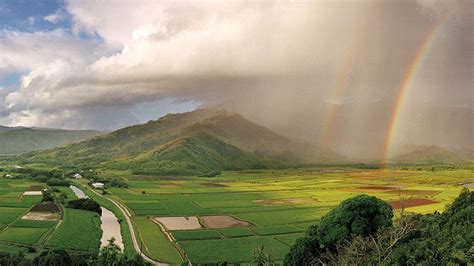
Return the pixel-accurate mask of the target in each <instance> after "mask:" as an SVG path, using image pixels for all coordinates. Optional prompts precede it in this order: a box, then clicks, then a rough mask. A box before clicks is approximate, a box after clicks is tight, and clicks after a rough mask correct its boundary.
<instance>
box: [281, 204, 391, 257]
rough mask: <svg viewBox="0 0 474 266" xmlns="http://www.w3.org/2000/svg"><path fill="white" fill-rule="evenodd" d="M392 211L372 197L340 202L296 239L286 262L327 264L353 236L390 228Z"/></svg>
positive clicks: (370, 233) (371, 233)
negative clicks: (302, 235) (339, 247)
mask: <svg viewBox="0 0 474 266" xmlns="http://www.w3.org/2000/svg"><path fill="white" fill-rule="evenodd" d="M392 217H393V213H392V208H391V207H390V205H388V204H387V203H386V202H384V201H382V200H380V199H377V198H376V197H373V196H367V195H359V196H356V197H353V198H350V199H347V200H344V201H343V202H341V203H340V204H339V205H338V206H337V207H336V208H334V209H333V210H331V211H330V212H329V213H328V214H326V215H325V216H323V218H322V219H321V221H320V222H319V224H318V225H317V226H316V225H314V226H311V227H310V228H309V229H308V231H307V232H306V235H305V236H304V237H303V238H301V239H298V240H297V241H296V243H295V244H294V245H293V246H292V247H291V249H290V252H289V253H288V254H287V256H286V258H285V263H286V264H288V265H302V264H303V265H307V264H312V263H314V262H315V261H317V262H319V263H327V262H328V258H330V257H332V256H333V253H337V250H338V246H339V245H341V244H343V243H345V242H346V241H348V240H350V239H351V238H352V237H354V236H369V235H373V234H376V233H377V232H378V231H379V230H381V229H384V228H387V227H389V226H391V225H392Z"/></svg>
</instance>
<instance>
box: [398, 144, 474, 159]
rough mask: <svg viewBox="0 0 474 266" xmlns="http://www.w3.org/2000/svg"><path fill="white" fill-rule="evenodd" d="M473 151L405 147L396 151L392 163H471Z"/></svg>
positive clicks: (422, 146)
mask: <svg viewBox="0 0 474 266" xmlns="http://www.w3.org/2000/svg"><path fill="white" fill-rule="evenodd" d="M473 153H474V152H473V151H471V150H468V149H462V150H449V149H447V148H444V147H441V146H437V145H431V146H428V145H414V144H409V145H405V146H404V147H403V148H402V149H400V150H399V151H398V155H397V156H396V157H395V159H394V161H397V162H404V163H459V162H464V161H471V160H472V159H473V158H474V156H473Z"/></svg>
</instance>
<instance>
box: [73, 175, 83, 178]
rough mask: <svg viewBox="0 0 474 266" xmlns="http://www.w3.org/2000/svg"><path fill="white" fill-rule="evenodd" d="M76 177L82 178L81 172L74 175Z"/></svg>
mask: <svg viewBox="0 0 474 266" xmlns="http://www.w3.org/2000/svg"><path fill="white" fill-rule="evenodd" d="M73 177H74V178H82V175H81V174H75V175H73Z"/></svg>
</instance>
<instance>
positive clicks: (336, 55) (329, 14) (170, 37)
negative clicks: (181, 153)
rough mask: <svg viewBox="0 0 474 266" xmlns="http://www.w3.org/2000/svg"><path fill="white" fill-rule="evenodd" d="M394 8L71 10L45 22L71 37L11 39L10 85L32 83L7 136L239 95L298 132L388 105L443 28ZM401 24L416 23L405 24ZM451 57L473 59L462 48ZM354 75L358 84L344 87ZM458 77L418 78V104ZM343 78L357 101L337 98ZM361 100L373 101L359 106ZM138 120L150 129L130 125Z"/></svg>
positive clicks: (161, 5) (18, 96)
mask: <svg viewBox="0 0 474 266" xmlns="http://www.w3.org/2000/svg"><path fill="white" fill-rule="evenodd" d="M367 3H369V2H367ZM407 5H408V6H407ZM388 6H389V8H386V9H384V8H380V7H379V6H375V7H371V5H370V4H368V5H364V4H360V3H357V2H350V1H349V2H337V1H336V2H335V3H329V2H325V1H316V2H311V3H301V2H291V3H290V2H285V1H275V2H271V1H262V2H230V3H229V2H225V3H223V2H220V1H210V2H209V1H206V2H189V1H186V2H180V1H173V2H171V1H170V2H167V1H145V0H143V1H132V0H130V1H126V0H121V1H118V2H117V1H93V0H83V1H66V6H65V8H64V10H58V11H56V12H55V13H53V14H50V15H48V16H46V17H45V18H44V19H45V20H47V21H49V22H52V23H56V22H58V21H59V19H64V18H63V17H61V16H62V15H67V16H71V22H72V29H71V31H69V30H61V29H58V30H53V31H50V32H34V33H25V32H18V31H5V30H4V31H0V39H1V42H0V73H7V72H12V71H13V70H17V71H18V70H21V71H22V72H25V73H26V74H25V75H23V77H22V82H21V86H20V87H19V89H18V90H17V91H15V92H8V93H4V97H3V98H2V97H0V106H1V107H0V112H1V114H0V124H2V123H3V124H5V123H6V124H11V125H34V126H60V127H88V126H92V127H100V125H101V124H102V125H103V124H107V127H109V126H111V127H112V124H116V125H123V124H126V123H132V122H139V121H140V119H143V118H144V117H146V118H147V119H149V118H150V117H152V116H151V115H144V114H143V112H145V111H144V109H145V108H139V107H137V106H143V105H145V106H147V105H146V103H150V104H155V103H157V104H160V103H161V102H160V100H161V99H164V98H172V99H184V100H195V101H197V102H199V103H201V102H209V101H213V100H215V101H216V102H219V100H221V99H226V98H237V97H235V96H236V95H237V96H240V95H245V96H246V97H242V98H240V100H241V102H242V101H246V102H252V103H254V105H255V106H258V107H256V108H255V110H256V111H255V113H258V110H259V108H260V106H261V105H263V104H262V103H261V102H262V101H268V102H267V104H266V105H267V106H278V107H279V108H281V109H280V110H284V112H283V111H282V112H274V114H275V115H274V116H275V117H276V118H275V119H280V120H281V115H280V114H282V113H283V114H286V115H287V117H288V119H287V120H285V121H283V122H281V123H283V124H288V121H292V120H294V119H290V117H291V115H290V113H291V112H292V110H294V109H298V110H300V111H301V113H311V114H312V115H313V116H315V117H316V116H317V115H318V114H316V111H314V112H313V111H312V110H313V109H311V108H314V107H315V106H318V105H321V106H322V105H323V103H324V99H327V102H331V103H335V104H344V103H352V102H358V103H359V102H362V103H370V102H374V101H378V100H379V99H384V100H386V98H387V97H390V96H391V93H392V91H393V90H395V89H396V88H397V86H398V84H399V81H400V78H401V76H402V75H403V70H404V68H405V66H406V64H407V62H408V61H409V59H410V57H411V56H412V53H413V50H414V49H415V48H416V47H417V46H418V41H419V39H420V36H424V35H425V34H426V29H428V28H430V24H431V23H432V22H431V21H432V20H431V19H427V18H426V17H427V16H418V15H419V14H418V13H416V11H413V10H414V9H415V8H416V7H417V4H416V3H409V4H404V5H401V7H398V6H397V8H398V9H393V7H394V6H393V5H388ZM392 10H396V11H392ZM391 12H393V13H391ZM387 14H388V15H387ZM400 14H404V16H411V17H403V19H400V20H399V21H394V19H393V18H394V17H397V18H398V17H399V15H400ZM365 19H366V20H367V22H364V21H365ZM361 21H362V23H361ZM361 25H362V26H361ZM84 35H89V37H92V40H87V39H84V37H83V36H84ZM448 37H449V38H452V40H450V39H449V38H446V40H447V42H448V41H452V42H453V43H456V44H458V43H461V44H462V43H463V42H462V41H459V40H458V39H457V38H454V37H453V36H452V35H451V36H448ZM438 47H439V46H438ZM438 47H436V46H434V48H433V51H435V49H439V48H438ZM466 47H472V46H468V45H466ZM442 48H443V49H445V51H449V52H451V51H456V52H457V51H461V50H462V49H460V48H459V47H455V46H452V45H450V44H447V45H445V46H444V47H442ZM461 48H462V47H461ZM387 51H389V52H387ZM347 58H349V59H350V60H348V59H347ZM456 58H457V57H456V56H451V57H449V58H448V57H446V58H442V62H443V63H442V64H430V66H431V67H437V66H440V65H443V66H445V65H446V66H447V67H446V68H447V69H448V70H449V69H453V70H454V69H457V66H460V67H463V68H464V69H469V68H468V67H466V64H465V63H464V61H462V60H466V59H465V57H464V59H463V58H461V59H459V60H458V59H456ZM440 60H441V59H440ZM450 60H453V61H450ZM345 62H352V64H345ZM448 66H449V67H448ZM344 68H347V69H349V70H348V71H346V72H347V73H346V75H347V76H348V77H342V78H341V74H340V73H343V74H344V73H345V72H344V71H341V69H344ZM439 72H440V73H441V74H438V73H439ZM446 72H447V71H438V70H433V71H429V72H426V73H436V75H434V74H433V75H434V77H431V76H429V77H428V78H429V80H430V82H433V83H436V84H435V85H436V86H426V83H425V81H424V80H423V79H422V78H418V79H417V82H418V83H417V90H416V91H417V93H419V94H420V95H421V94H426V93H427V92H429V91H430V90H431V91H432V90H434V89H433V88H435V89H436V88H437V87H439V88H440V90H441V89H443V86H442V85H440V84H443V83H442V82H438V80H437V78H438V77H441V78H442V77H443V75H442V74H443V73H446ZM463 73H466V72H463V71H453V73H452V74H449V75H451V77H450V78H452V79H453V80H454V79H455V80H457V81H456V82H459V84H461V85H457V84H456V83H453V82H450V84H452V88H451V87H450V88H451V91H450V95H455V93H454V92H453V91H457V90H458V91H462V90H459V89H458V87H462V85H463V84H465V82H463V78H462V77H463V76H462V77H461V78H458V76H457V75H464V74H463ZM420 76H421V75H420ZM465 76H467V77H469V73H468V74H466V75H465ZM343 78H347V84H348V85H347V88H345V90H346V91H347V92H346V93H341V94H340V95H339V94H337V95H339V96H340V98H336V99H330V98H328V97H329V96H328V95H334V94H333V93H331V92H332V90H333V88H334V87H335V86H336V85H335V84H338V82H337V81H338V80H339V79H343ZM431 80H433V81H431ZM424 85H425V86H424ZM257 90H258V93H253V92H254V91H257ZM443 91H446V90H443ZM359 94H362V95H369V96H370V97H369V96H367V97H366V98H367V99H365V100H364V99H361V98H357V97H355V96H357V95H359ZM465 94H466V93H465V92H461V93H459V95H465ZM387 95H388V96H387ZM257 96H258V98H257ZM420 98H422V97H420ZM2 99H4V100H3V101H2ZM216 99H217V100H216ZM242 99H243V100H242ZM249 99H251V101H249ZM269 99H270V100H269ZM193 106H194V105H193ZM303 107H305V108H303ZM137 108H138V109H140V114H138V115H137V116H140V118H136V117H134V116H133V115H130V113H132V112H131V111H133V110H135V109H137ZM269 108H270V107H269ZM249 109H250V108H249ZM308 110H310V111H308ZM361 112H362V111H361ZM153 114H155V113H153ZM276 114H278V115H276ZM270 115H271V114H270ZM270 115H266V116H265V119H267V121H268V117H269V116H270ZM296 117H298V116H296ZM291 118H292V117H291ZM316 120H317V119H314V120H312V121H316ZM369 120H370V119H369ZM295 121H296V120H295ZM353 121H359V120H357V119H353ZM315 123H316V122H315ZM315 127H316V126H315Z"/></svg>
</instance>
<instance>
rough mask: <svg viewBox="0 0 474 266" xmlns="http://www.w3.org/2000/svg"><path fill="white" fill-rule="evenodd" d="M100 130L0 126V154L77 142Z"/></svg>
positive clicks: (23, 151)
mask: <svg viewBox="0 0 474 266" xmlns="http://www.w3.org/2000/svg"><path fill="white" fill-rule="evenodd" d="M100 134H102V133H101V132H97V131H91V130H60V129H36V128H26V127H5V126H0V154H20V153H26V152H31V151H37V150H45V149H51V148H55V147H60V146H64V145H66V144H70V143H73V142H79V141H82V140H85V139H88V138H91V137H94V136H98V135H100Z"/></svg>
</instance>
